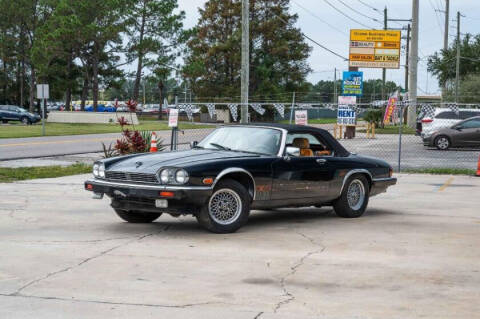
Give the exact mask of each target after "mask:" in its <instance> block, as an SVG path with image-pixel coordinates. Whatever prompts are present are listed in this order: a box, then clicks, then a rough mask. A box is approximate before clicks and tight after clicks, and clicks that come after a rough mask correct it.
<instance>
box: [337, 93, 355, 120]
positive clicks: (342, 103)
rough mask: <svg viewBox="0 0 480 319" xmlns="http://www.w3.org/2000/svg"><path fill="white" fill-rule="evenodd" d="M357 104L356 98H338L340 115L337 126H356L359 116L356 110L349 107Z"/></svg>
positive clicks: (338, 115)
mask: <svg viewBox="0 0 480 319" xmlns="http://www.w3.org/2000/svg"><path fill="white" fill-rule="evenodd" d="M356 103H357V97H356V96H339V97H338V113H337V124H340V125H355V124H356V122H357V114H356V112H355V109H354V108H351V107H349V105H353V104H356Z"/></svg>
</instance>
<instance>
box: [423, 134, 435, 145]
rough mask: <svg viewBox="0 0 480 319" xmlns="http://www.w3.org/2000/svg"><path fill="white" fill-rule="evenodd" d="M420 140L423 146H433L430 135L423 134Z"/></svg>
mask: <svg viewBox="0 0 480 319" xmlns="http://www.w3.org/2000/svg"><path fill="white" fill-rule="evenodd" d="M422 140H423V145H424V146H433V139H432V136H431V135H429V136H423V138H422Z"/></svg>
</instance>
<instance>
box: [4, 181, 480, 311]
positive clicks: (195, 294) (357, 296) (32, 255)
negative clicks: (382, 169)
mask: <svg viewBox="0 0 480 319" xmlns="http://www.w3.org/2000/svg"><path fill="white" fill-rule="evenodd" d="M86 177H87V175H83V176H71V177H63V178H57V179H48V180H34V181H26V182H19V183H11V184H0V194H1V196H0V251H1V252H2V256H1V259H0V305H1V306H0V318H15V319H17V318H40V319H41V318H82V319H84V318H132V317H135V318H149V317H151V318H152V317H153V318H319V317H321V318H382V319H383V318H418V317H424V318H478V314H479V313H480V303H479V302H478V301H479V300H480V250H479V249H478V247H479V246H480V215H479V214H480V209H479V207H480V197H479V196H478V194H479V188H480V178H475V177H467V176H429V175H399V176H398V177H399V181H398V184H397V185H396V186H394V187H392V188H390V189H389V192H388V193H386V194H382V195H379V196H378V197H375V198H372V199H371V201H370V206H369V209H368V211H367V212H366V214H365V216H363V217H362V218H358V219H341V218H337V217H335V216H334V214H333V213H332V211H331V209H330V208H321V209H313V208H306V209H283V210H278V211H255V212H253V213H252V215H251V217H250V220H249V223H248V224H247V225H246V226H245V227H244V228H242V229H240V231H239V232H237V233H235V234H229V235H216V234H211V233H208V232H206V231H204V230H203V229H201V228H200V227H199V226H198V225H197V223H196V221H195V219H194V218H192V217H181V218H178V219H176V218H172V217H169V216H162V217H161V218H160V219H159V220H158V221H157V222H155V223H153V224H148V225H138V224H127V223H124V222H121V221H120V220H119V219H118V218H117V217H116V216H114V213H113V211H112V210H111V209H110V208H109V205H108V200H107V199H104V200H101V201H99V200H93V199H90V195H91V194H90V193H88V192H85V191H83V184H82V182H83V180H84V179H85V178H86Z"/></svg>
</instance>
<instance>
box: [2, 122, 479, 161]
mask: <svg viewBox="0 0 480 319" xmlns="http://www.w3.org/2000/svg"><path fill="white" fill-rule="evenodd" d="M319 126H321V127H323V128H326V129H329V130H331V128H332V125H319ZM211 131H212V129H210V128H203V129H192V130H184V131H181V132H179V135H178V141H179V143H181V144H182V145H179V149H184V148H188V147H189V143H190V142H192V141H200V140H201V139H203V138H204V137H205V136H207V135H208V134H209V133H210V132H211ZM157 136H158V137H159V138H161V139H163V142H164V144H170V136H171V132H170V131H159V132H157ZM119 137H120V135H119V134H116V133H114V134H92V135H72V136H51V137H32V138H18V139H0V160H8V159H18V158H32V157H41V156H56V155H63V154H78V153H91V152H99V151H101V150H102V146H101V143H102V142H103V143H105V145H109V144H110V143H113V142H115V140H116V139H118V138H119ZM340 143H342V144H343V145H344V146H345V148H347V150H349V151H351V152H355V153H357V154H360V155H368V156H374V157H378V158H381V159H383V160H385V161H387V162H388V163H389V164H390V165H392V166H393V167H394V168H395V169H397V166H398V154H399V149H398V144H399V141H398V135H393V134H384V135H382V134H377V135H376V138H375V139H367V138H366V137H365V134H364V133H357V137H356V138H355V139H352V140H340ZM479 155H480V149H451V150H448V151H439V150H437V149H435V148H425V147H424V146H423V143H422V141H421V139H420V137H418V136H413V135H404V136H403V139H402V156H401V165H402V168H403V169H404V168H430V167H448V168H468V169H476V167H477V162H478V159H479Z"/></svg>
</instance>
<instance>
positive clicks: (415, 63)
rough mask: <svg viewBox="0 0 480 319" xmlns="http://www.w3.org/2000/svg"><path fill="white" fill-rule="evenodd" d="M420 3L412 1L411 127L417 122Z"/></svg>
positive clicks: (409, 116) (409, 69)
mask: <svg viewBox="0 0 480 319" xmlns="http://www.w3.org/2000/svg"><path fill="white" fill-rule="evenodd" d="M418 2H419V0H412V39H411V43H410V57H409V63H408V71H409V81H408V88H409V90H408V96H409V99H410V103H409V106H408V118H407V124H408V126H410V127H415V123H416V120H417V70H418Z"/></svg>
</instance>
